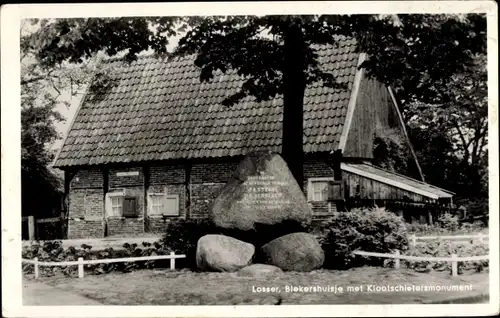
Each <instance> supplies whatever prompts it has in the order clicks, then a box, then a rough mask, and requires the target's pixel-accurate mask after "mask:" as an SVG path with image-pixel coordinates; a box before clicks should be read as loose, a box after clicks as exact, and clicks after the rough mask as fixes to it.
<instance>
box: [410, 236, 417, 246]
mask: <svg viewBox="0 0 500 318" xmlns="http://www.w3.org/2000/svg"><path fill="white" fill-rule="evenodd" d="M411 244H412V245H413V246H416V245H417V237H416V236H415V234H412V235H411Z"/></svg>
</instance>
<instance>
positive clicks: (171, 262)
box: [170, 251, 175, 269]
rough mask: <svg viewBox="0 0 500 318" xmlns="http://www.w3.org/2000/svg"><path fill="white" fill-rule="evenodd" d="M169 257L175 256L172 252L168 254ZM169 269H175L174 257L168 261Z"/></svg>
mask: <svg viewBox="0 0 500 318" xmlns="http://www.w3.org/2000/svg"><path fill="white" fill-rule="evenodd" d="M170 256H175V252H173V251H172V252H170ZM170 269H175V258H174V257H172V258H171V259H170Z"/></svg>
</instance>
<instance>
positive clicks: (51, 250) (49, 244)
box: [22, 241, 171, 276]
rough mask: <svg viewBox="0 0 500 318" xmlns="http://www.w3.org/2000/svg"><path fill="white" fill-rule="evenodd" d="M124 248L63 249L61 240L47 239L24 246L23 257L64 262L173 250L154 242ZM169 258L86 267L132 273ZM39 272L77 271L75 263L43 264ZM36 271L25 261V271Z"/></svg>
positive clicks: (163, 264)
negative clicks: (94, 249) (41, 242)
mask: <svg viewBox="0 0 500 318" xmlns="http://www.w3.org/2000/svg"><path fill="white" fill-rule="evenodd" d="M123 247H124V249H122V250H114V249H112V248H107V249H105V250H102V251H92V246H90V245H86V244H82V246H81V249H77V248H75V247H73V246H70V247H68V248H67V249H64V248H63V247H62V242H61V241H46V242H43V244H40V243H38V244H33V245H31V246H29V247H23V250H22V257H23V258H25V259H34V258H35V257H38V260H39V261H41V262H65V261H77V260H78V258H80V257H82V258H83V259H84V260H94V259H110V258H122V257H140V256H153V255H166V254H169V253H170V251H171V249H170V248H168V247H166V246H164V245H163V244H161V242H155V243H153V244H151V243H148V242H143V243H142V247H138V246H137V244H128V243H125V244H124V246H123ZM169 262H170V260H156V261H140V262H121V263H111V264H87V265H85V266H84V269H85V270H86V271H87V272H89V273H93V274H96V275H99V274H104V273H109V272H111V271H122V272H130V271H132V270H136V269H141V268H162V267H168V266H169ZM39 268H40V274H41V275H43V276H54V275H55V274H57V273H62V274H64V275H66V276H75V275H76V273H77V270H78V267H77V266H76V265H72V266H40V267H39ZM33 271H34V266H33V265H32V264H23V272H24V273H25V274H31V273H33Z"/></svg>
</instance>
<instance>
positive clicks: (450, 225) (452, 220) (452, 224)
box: [438, 213, 460, 232]
mask: <svg viewBox="0 0 500 318" xmlns="http://www.w3.org/2000/svg"><path fill="white" fill-rule="evenodd" d="M438 223H439V225H440V226H441V228H443V229H445V230H446V231H449V232H456V231H458V229H459V228H460V223H459V222H458V216H456V215H451V214H449V213H445V214H443V215H442V216H441V217H440V218H439V219H438Z"/></svg>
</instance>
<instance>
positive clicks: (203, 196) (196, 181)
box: [189, 159, 241, 218]
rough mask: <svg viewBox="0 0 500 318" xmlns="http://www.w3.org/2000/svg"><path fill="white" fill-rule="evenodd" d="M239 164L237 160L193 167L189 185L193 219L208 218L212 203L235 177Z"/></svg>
mask: <svg viewBox="0 0 500 318" xmlns="http://www.w3.org/2000/svg"><path fill="white" fill-rule="evenodd" d="M240 160H241V159H240ZM238 164H239V160H238V159H235V160H234V161H233V162H216V163H200V164H194V165H193V166H192V168H191V182H190V185H189V186H190V191H191V202H190V204H191V205H190V216H191V217H193V218H199V217H205V216H207V213H208V210H209V208H210V205H211V203H212V202H213V200H214V199H215V198H216V197H217V195H218V194H219V192H220V190H221V189H222V187H223V186H224V185H225V184H226V183H227V182H228V181H229V179H231V177H232V176H233V175H234V173H235V171H236V168H237V167H238Z"/></svg>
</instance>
